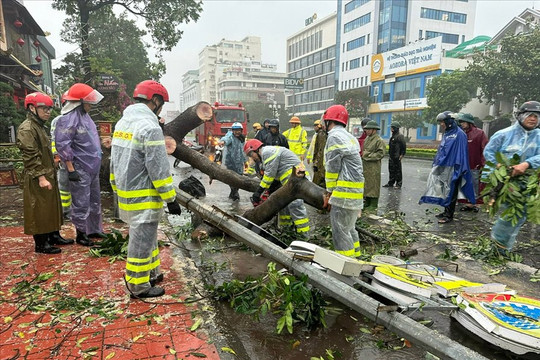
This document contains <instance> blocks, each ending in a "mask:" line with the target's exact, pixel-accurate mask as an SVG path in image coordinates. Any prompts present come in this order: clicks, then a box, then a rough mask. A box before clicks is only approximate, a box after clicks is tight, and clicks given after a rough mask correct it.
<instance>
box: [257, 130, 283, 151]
mask: <svg viewBox="0 0 540 360" xmlns="http://www.w3.org/2000/svg"><path fill="white" fill-rule="evenodd" d="M262 143H263V145H265V146H266V145H270V146H282V147H284V148H287V149H288V148H289V143H288V142H287V138H286V137H285V136H283V135H281V134H280V133H279V132H278V133H276V134H272V132H271V131H268V134H267V135H266V136H265V138H264V141H262Z"/></svg>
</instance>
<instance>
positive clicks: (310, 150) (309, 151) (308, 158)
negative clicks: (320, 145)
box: [306, 120, 321, 165]
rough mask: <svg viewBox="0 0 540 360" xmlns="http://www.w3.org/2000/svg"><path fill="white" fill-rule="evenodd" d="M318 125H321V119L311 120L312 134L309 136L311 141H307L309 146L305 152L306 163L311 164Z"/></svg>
mask: <svg viewBox="0 0 540 360" xmlns="http://www.w3.org/2000/svg"><path fill="white" fill-rule="evenodd" d="M320 125H321V120H315V121H314V122H313V131H314V134H313V136H312V137H311V141H310V142H309V146H308V149H307V152H306V161H307V163H308V165H309V164H311V162H312V161H313V148H314V147H315V139H317V129H318V128H319V127H320Z"/></svg>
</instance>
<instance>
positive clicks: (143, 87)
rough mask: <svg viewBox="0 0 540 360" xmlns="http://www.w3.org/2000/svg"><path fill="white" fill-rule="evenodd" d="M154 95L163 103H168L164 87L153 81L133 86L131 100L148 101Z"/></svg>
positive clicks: (167, 94) (167, 95) (145, 81)
mask: <svg viewBox="0 0 540 360" xmlns="http://www.w3.org/2000/svg"><path fill="white" fill-rule="evenodd" d="M154 95H161V96H162V97H163V101H165V102H167V101H169V93H168V92H167V89H165V86H163V85H161V84H160V83H158V82H157V81H154V80H144V81H143V82H140V83H139V84H137V86H135V90H134V91H133V98H140V99H146V100H150V99H151V98H152V96H154Z"/></svg>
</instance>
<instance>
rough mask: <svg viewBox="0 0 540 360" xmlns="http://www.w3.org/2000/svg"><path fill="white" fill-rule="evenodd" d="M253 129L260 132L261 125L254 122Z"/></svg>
mask: <svg viewBox="0 0 540 360" xmlns="http://www.w3.org/2000/svg"><path fill="white" fill-rule="evenodd" d="M253 128H254V129H257V130H261V129H262V125H261V124H259V123H257V122H256V123H254V124H253Z"/></svg>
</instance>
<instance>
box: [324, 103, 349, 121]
mask: <svg viewBox="0 0 540 360" xmlns="http://www.w3.org/2000/svg"><path fill="white" fill-rule="evenodd" d="M323 120H332V121H337V122H339V123H342V124H343V125H347V122H348V121H349V113H348V112H347V109H345V106H343V105H332V106H330V107H329V108H328V109H326V111H325V112H324V115H323Z"/></svg>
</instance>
